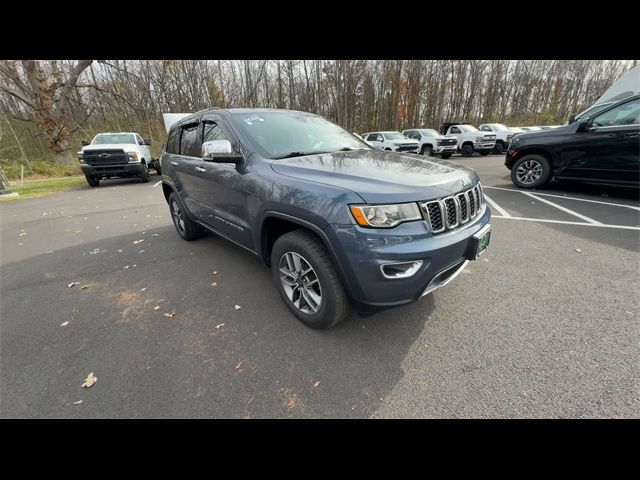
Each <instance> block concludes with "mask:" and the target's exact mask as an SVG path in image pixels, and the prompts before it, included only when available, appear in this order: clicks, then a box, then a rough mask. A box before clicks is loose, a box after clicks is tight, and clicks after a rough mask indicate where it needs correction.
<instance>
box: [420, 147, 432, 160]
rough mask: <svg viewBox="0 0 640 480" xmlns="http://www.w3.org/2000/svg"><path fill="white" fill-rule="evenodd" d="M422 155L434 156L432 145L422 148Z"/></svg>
mask: <svg viewBox="0 0 640 480" xmlns="http://www.w3.org/2000/svg"><path fill="white" fill-rule="evenodd" d="M420 153H422V155H425V156H427V157H430V156H432V155H433V148H432V147H431V145H425V146H423V147H422V151H421V152H420Z"/></svg>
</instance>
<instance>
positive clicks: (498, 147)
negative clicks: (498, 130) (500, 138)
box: [493, 142, 504, 155]
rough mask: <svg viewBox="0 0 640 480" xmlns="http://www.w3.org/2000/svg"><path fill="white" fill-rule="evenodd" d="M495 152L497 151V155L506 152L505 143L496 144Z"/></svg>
mask: <svg viewBox="0 0 640 480" xmlns="http://www.w3.org/2000/svg"><path fill="white" fill-rule="evenodd" d="M493 153H495V154H496V155H502V154H503V153H504V143H502V142H498V143H496V146H495V147H493Z"/></svg>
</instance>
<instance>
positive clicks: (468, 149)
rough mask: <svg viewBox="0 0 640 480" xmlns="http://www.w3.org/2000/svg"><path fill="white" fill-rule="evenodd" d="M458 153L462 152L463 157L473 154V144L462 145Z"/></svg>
mask: <svg viewBox="0 0 640 480" xmlns="http://www.w3.org/2000/svg"><path fill="white" fill-rule="evenodd" d="M460 153H462V156H463V157H472V156H473V146H472V145H463V146H462V148H461V149H460Z"/></svg>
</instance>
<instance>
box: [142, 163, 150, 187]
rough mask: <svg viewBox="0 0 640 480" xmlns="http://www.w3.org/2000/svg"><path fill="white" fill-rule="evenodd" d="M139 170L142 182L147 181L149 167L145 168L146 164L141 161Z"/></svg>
mask: <svg viewBox="0 0 640 480" xmlns="http://www.w3.org/2000/svg"><path fill="white" fill-rule="evenodd" d="M141 168H142V169H141V170H140V180H141V181H142V183H148V182H149V169H148V168H147V164H146V163H144V162H142V165H141Z"/></svg>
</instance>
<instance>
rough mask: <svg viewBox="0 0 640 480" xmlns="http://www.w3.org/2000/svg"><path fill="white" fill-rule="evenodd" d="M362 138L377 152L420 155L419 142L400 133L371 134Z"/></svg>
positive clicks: (366, 134)
mask: <svg viewBox="0 0 640 480" xmlns="http://www.w3.org/2000/svg"><path fill="white" fill-rule="evenodd" d="M362 137H363V139H364V140H365V141H366V142H367V143H368V144H370V145H372V146H373V148H375V149H377V150H391V151H394V152H408V153H418V141H417V140H413V139H412V138H407V137H405V136H404V135H402V134H401V133H400V132H369V133H365V134H363V135H362Z"/></svg>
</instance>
